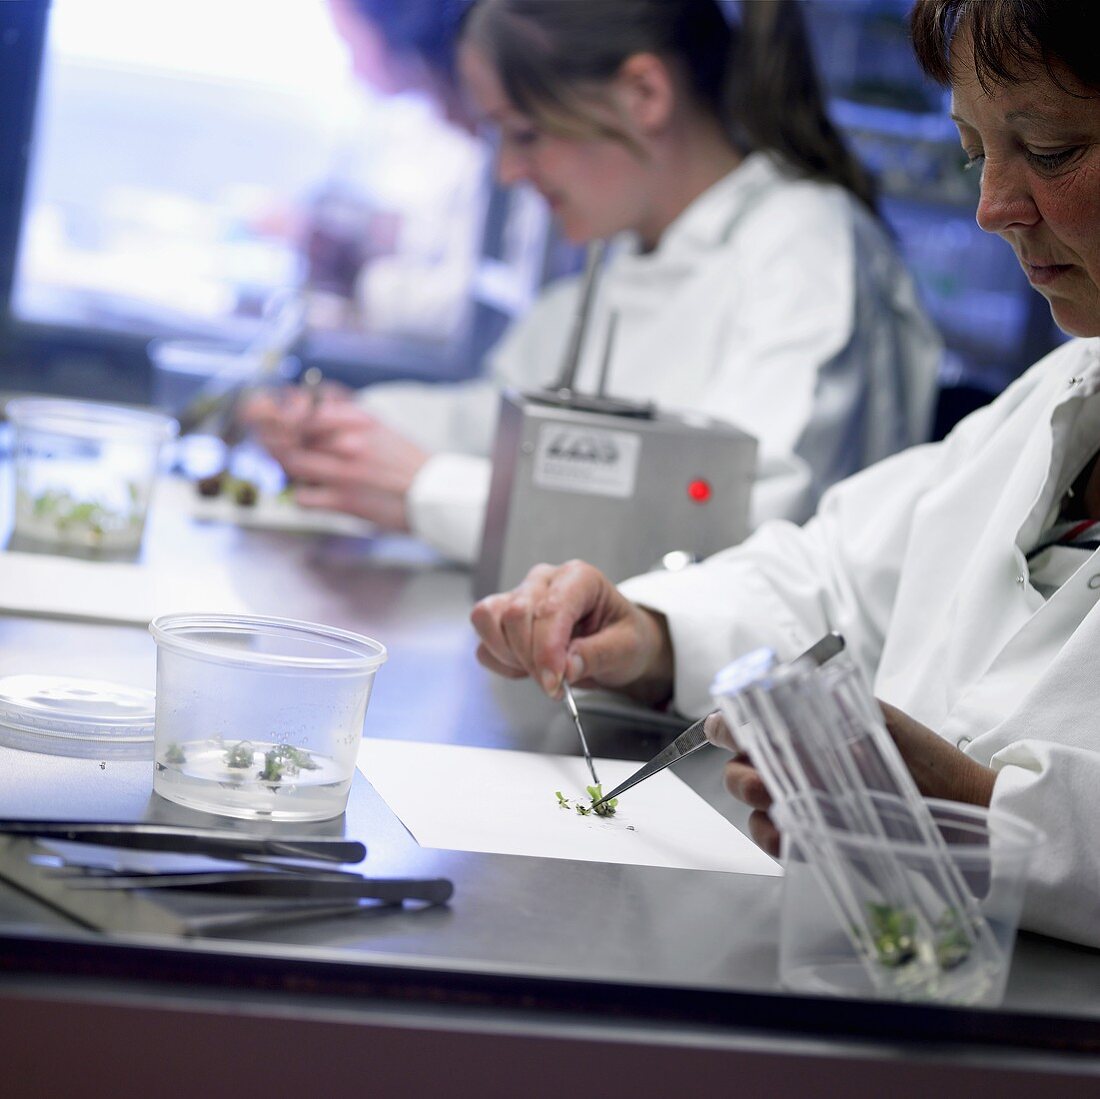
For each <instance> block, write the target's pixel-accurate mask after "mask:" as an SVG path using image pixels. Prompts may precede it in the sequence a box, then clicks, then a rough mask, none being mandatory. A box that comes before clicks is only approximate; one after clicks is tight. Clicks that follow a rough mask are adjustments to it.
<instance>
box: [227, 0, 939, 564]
mask: <svg viewBox="0 0 1100 1099" xmlns="http://www.w3.org/2000/svg"><path fill="white" fill-rule="evenodd" d="M743 18H744V25H743V26H741V27H740V28H737V27H734V28H730V27H729V26H728V25H727V23H726V21H725V18H724V16H723V15H722V13H721V10H720V8H719V6H718V4H717V3H716V2H715V0H675V2H669V0H590V2H587V3H585V4H563V3H560V2H557V0H480V2H479V3H477V4H476V5H475V7H474V8H473V11H472V14H471V16H470V18H469V19H468V20H467V24H466V29H465V34H464V40H463V45H462V50H461V54H460V57H461V68H462V71H463V74H464V77H465V82H466V85H467V87H468V89H469V91H470V93H471V95H472V98H473V99H474V101H475V102H476V104H477V105H478V107H479V109H480V111H481V113H482V114H483V115H484V116H485V118H486V120H487V121H488V122H489V123H490V124H492V125H494V126H495V127H497V128H498V129H499V131H500V134H501V151H500V161H499V174H500V177H501V179H502V181H503V182H505V183H515V182H519V181H527V182H529V183H532V184H534V186H535V187H537V188H538V189H539V190H540V191H541V192H542V194H543V195H544V196H545V197H546V199H547V200H548V202H549V204H550V206H551V208H552V209H553V211H554V213H555V215H556V217H557V219H558V221H559V222H560V224H561V227H562V229H563V231H564V232H565V234H566V235H567V236H568V237H570V238H571V239H573V240H575V241H578V242H581V241H591V240H594V239H598V238H606V237H616V238H617V239H616V241H615V245H614V248H613V255H612V258H611V259H610V261H609V263H608V265H607V270H606V273H605V275H604V277H603V279H602V282H601V285H600V287H599V291H598V295H597V298H596V300H595V303H594V305H593V314H592V321H591V323H590V326H589V337H590V338H589V339H588V341H587V346H586V347H585V348H584V351H583V355H582V359H581V363H580V368H579V373H578V379H577V380H578V388H581V389H594V388H595V384H596V378H597V376H598V373H599V364H600V360H601V359H602V357H603V353H604V349H605V346H606V344H607V333H608V330H609V327H610V326H611V324H612V319H611V318H612V317H613V316H614V318H615V340H614V345H613V346H612V348H611V358H610V365H609V384H608V391H609V392H610V393H612V394H614V395H616V396H620V397H625V398H631V399H636V400H645V401H649V400H652V401H655V402H657V403H658V405H660V406H661V407H662V408H665V409H669V410H679V411H689V412H690V411H697V412H703V413H706V414H708V415H711V416H716V417H720V418H725V419H727V420H730V421H732V422H734V423H736V424H738V425H740V426H742V427H744V428H745V429H746V430H747V431H749V432H751V433H752V434H754V435H756V436H757V437H758V438H759V440H760V456H759V470H758V479H757V485H756V491H755V493H754V499H753V511H754V520H755V521H756V522H759V521H761V520H763V519H766V518H770V517H784V518H788V519H792V520H795V521H798V522H800V521H802V520H804V519H806V518H807V517H808V516H809V515H810V514H812V512H813V509H814V506H815V505H816V503H817V500H818V498H819V496H820V494H821V492H822V491H823V490H824V489H825V488H826V487H828V486H829V485H830V484H832V483H833V482H834V481H837V480H839V479H841V478H843V477H845V476H847V475H849V474H851V473H854V472H856V471H857V470H859V469H861V468H863V467H864V466H865V465H866V464H868V463H870V462H873V461H875V460H877V459H879V458H882V457H885V456H886V455H888V454H892V453H894V452H895V451H897V450H899V449H902V448H904V447H905V446H907V445H909V444H911V443H914V442H918V441H921V440H923V439H924V438H925V437H926V432H927V429H928V426H929V420H930V411H931V404H932V398H933V394H934V388H935V375H936V371H937V365H938V362H939V352H940V345H939V341H938V338H937V336H936V335H935V333H934V331H933V329H932V328H931V326H930V325H929V323H928V321H927V320H926V318H925V316H924V314H923V313H922V311H921V307H920V305H919V303H918V301H917V299H916V295H915V293H914V289H913V285H912V283H911V281H910V279H909V277H908V275H907V274H906V272H905V271H904V269H903V268H902V266H901V264H900V262H899V261H898V258H897V256H896V254H895V252H894V249H893V246H892V244H891V243H890V241H889V239H888V237H887V235H886V233H885V232H884V231H883V229H882V226H881V225H880V223H879V222H878V220H877V218H876V217H875V215H874V213H873V212H872V198H871V192H870V188H869V186H868V183H867V179H866V176H865V174H864V173H863V170H862V169H861V168H860V167H859V165H858V163H857V162H856V161H855V160H854V159H853V158H852V157H851V156H850V155H849V154H848V152H847V150H846V149H845V148H844V146H843V144H842V142H841V140H840V138H839V136H838V135H837V133H836V132H835V130H833V128H832V127H831V125H830V124H829V123H828V121H827V120H826V117H825V114H824V110H823V107H822V104H821V100H820V96H819V93H818V90H817V87H816V83H815V81H814V77H813V68H812V62H811V60H810V56H809V52H808V50H807V48H806V42H805V37H804V31H803V28H802V25H801V22H800V17H799V13H798V11H797V7H796V5H793V4H790V3H788V2H786V0H782V2H777V3H768V4H747V5H744V7H743ZM731 104H732V107H731V106H730V105H731ZM577 298H578V285H577V281H576V280H568V281H566V282H564V283H562V284H559V285H557V286H555V287H553V288H552V289H550V290H549V291H548V292H547V293H546V295H545V296H544V297H543V299H542V300H541V301H540V302H539V303H538V304H537V305H536V306H535V308H534V309H533V311H532V313H531V314H530V315H529V316H528V317H526V318H525V319H524V320H522V321H521V322H520V323H519V324H517V325H516V326H515V327H514V328H513V330H512V331H511V332H510V333H508V334H507V335H506V337H505V338H504V339H503V341H502V342H501V344H500V345H499V346H498V348H497V349H496V350H495V352H494V353H493V355H492V356H491V361H490V377H489V378H488V379H487V380H483V381H479V382H473V383H470V384H468V385H465V386H457V387H455V386H450V387H440V386H434V387H433V386H424V385H420V386H417V385H394V386H378V387H375V388H373V389H371V390H369V391H367V393H366V395H365V397H364V398H363V400H362V406H361V407H356V406H355V405H353V404H350V403H345V404H342V405H341V404H328V405H324V406H322V407H321V408H320V409H319V410H318V411H316V413H314V414H313V415H311V416H309V415H307V412H308V402H304V401H299V402H297V403H295V401H294V400H286V399H283V400H281V401H275V400H270V401H266V402H264V401H260V402H254V403H253V406H252V408H251V411H250V414H249V418H250V419H251V421H252V422H253V423H254V424H255V425H256V426H258V428H259V430H260V436H261V439H262V440H263V441H264V442H265V443H266V444H267V445H268V447H269V449H270V450H271V451H272V452H273V453H274V454H275V455H276V456H277V457H278V458H279V459H280V461H281V462H282V463H283V465H284V467H285V468H286V470H287V471H288V473H289V474H290V475H291V476H293V477H294V478H295V479H296V480H297V481H299V482H300V483H301V484H302V486H303V487H302V488H301V489H300V490H299V492H298V499H299V502H300V503H302V504H303V505H305V506H321V507H334V508H337V509H340V510H345V511H350V512H354V513H357V514H360V515H364V516H367V517H368V518H371V519H374V520H375V521H377V522H380V523H381V524H382V525H384V526H387V527H394V528H397V529H409V530H412V531H413V532H414V533H416V534H418V535H420V536H422V537H423V538H425V539H426V540H427V541H429V542H430V543H432V544H433V545H435V546H436V547H437V548H438V549H440V550H441V551H443V552H444V553H446V554H447V555H449V556H451V557H453V558H455V559H457V560H460V561H467V562H468V561H471V560H473V559H474V558H475V557H476V554H477V551H478V547H479V543H480V536H481V527H482V518H483V513H484V507H485V502H486V499H487V496H488V485H489V478H490V465H489V460H488V457H487V455H488V454H489V452H490V449H491V446H492V440H493V435H494V430H495V426H496V417H497V408H498V402H499V391H500V388H501V387H502V386H505V385H511V386H515V387H518V388H521V389H530V388H537V387H541V386H544V385H548V384H550V383H551V382H552V381H553V380H554V379H555V378H556V377H557V376H558V374H559V372H560V369H561V364H562V358H563V355H564V352H565V347H566V342H567V339H568V335H569V331H570V328H571V316H572V313H573V311H574V309H575V308H576V304H577ZM307 486H309V487H307Z"/></svg>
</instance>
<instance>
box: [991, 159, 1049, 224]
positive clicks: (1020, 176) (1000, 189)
mask: <svg viewBox="0 0 1100 1099" xmlns="http://www.w3.org/2000/svg"><path fill="white" fill-rule="evenodd" d="M977 217H978V224H979V225H980V226H981V227H982V228H983V229H984V230H985V231H986V232H987V233H1004V232H1006V231H1008V230H1011V229H1018V228H1026V227H1027V226H1030V225H1034V224H1035V223H1036V222H1037V221H1038V220H1039V218H1040V214H1039V208H1038V207H1037V206H1036V205H1035V198H1034V196H1033V195H1032V193H1031V187H1030V186H1029V184H1028V177H1027V173H1026V170H1025V169H1024V167H1023V166H1022V165H1019V164H1016V163H1011V162H1010V163H998V162H997V161H991V160H986V161H985V162H984V163H983V165H982V187H981V197H980V198H979V199H978V215H977Z"/></svg>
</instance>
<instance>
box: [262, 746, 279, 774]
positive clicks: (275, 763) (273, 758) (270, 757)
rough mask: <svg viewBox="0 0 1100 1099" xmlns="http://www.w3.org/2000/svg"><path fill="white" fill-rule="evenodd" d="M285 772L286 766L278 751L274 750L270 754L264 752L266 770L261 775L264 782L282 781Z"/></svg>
mask: <svg viewBox="0 0 1100 1099" xmlns="http://www.w3.org/2000/svg"><path fill="white" fill-rule="evenodd" d="M283 770H284V765H283V763H282V762H281V761H280V759H279V757H278V755H277V749H275V748H272V749H271V751H270V752H264V769H263V770H262V771H261V772H260V774H259V777H260V778H261V779H262V780H263V781H264V782H280V781H282V777H283Z"/></svg>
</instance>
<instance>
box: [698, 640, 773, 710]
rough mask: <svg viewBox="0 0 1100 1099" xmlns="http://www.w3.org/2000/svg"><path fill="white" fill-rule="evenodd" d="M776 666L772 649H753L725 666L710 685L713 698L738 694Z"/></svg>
mask: <svg viewBox="0 0 1100 1099" xmlns="http://www.w3.org/2000/svg"><path fill="white" fill-rule="evenodd" d="M775 666H776V658H775V652H774V650H772V649H767V648H762V649H753V650H752V651H751V652H747V653H745V655H744V656H742V657H739V658H738V659H737V660H735V661H733V663H732V664H727V665H726V666H725V667H724V668H723V669H722V670H721V671H720V672H719V673H718V674H717V675H716V676H715V677H714V682H713V683H712V684H711V685H710V693H711V696H712V697H713V698H719V697H721V696H723V695H736V694H740V693H741V692H742V691H743V690H744V689H745V688H746V687H748V686H749V685H750V684H753V683H756V682H757V681H758V680H760V679H762V678H763V677H764V676H766V675H767V674H768V673H769V672H771V671H772V670H773V669H774V668H775Z"/></svg>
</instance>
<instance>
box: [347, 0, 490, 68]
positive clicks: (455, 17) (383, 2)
mask: <svg viewBox="0 0 1100 1099" xmlns="http://www.w3.org/2000/svg"><path fill="white" fill-rule="evenodd" d="M344 2H346V3H348V4H349V6H350V7H351V9H352V10H353V11H355V12H357V13H358V14H359V15H360V16H362V17H363V18H364V19H367V20H369V21H370V22H371V23H373V24H374V26H375V27H376V28H377V30H378V33H379V34H381V36H382V38H383V39H384V40H385V43H386V46H387V48H388V49H390V50H391V51H392V52H393V53H395V54H404V55H411V56H413V57H417V58H419V59H420V60H421V61H423V62H424V64H425V65H427V67H428V68H429V69H430V70H432V72H434V73H435V74H436V75H437V76H439V77H440V78H442V79H443V80H444V81H445V82H446V84H447V85H449V86H453V85H454V83H455V47H456V45H457V43H458V34H459V27H460V26H461V24H462V20H463V18H464V17H465V14H466V12H467V10H468V9H469V7H470V5H471V3H472V2H473V0H344Z"/></svg>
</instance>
